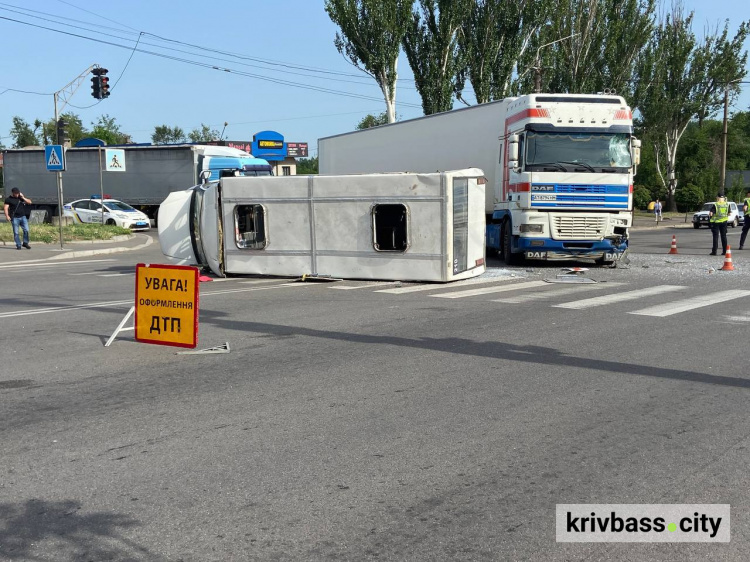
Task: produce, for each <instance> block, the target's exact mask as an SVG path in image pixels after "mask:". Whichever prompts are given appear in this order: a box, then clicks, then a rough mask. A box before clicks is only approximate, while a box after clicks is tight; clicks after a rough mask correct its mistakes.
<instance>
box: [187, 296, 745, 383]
mask: <svg viewBox="0 0 750 562" xmlns="http://www.w3.org/2000/svg"><path fill="white" fill-rule="evenodd" d="M221 316H222V314H220V313H212V312H211V311H207V310H202V311H201V320H202V321H203V322H211V323H213V324H215V325H216V326H217V327H220V328H224V329H227V330H235V331H239V332H256V333H259V334H265V335H261V336H254V337H269V336H272V337H277V338H290V337H294V336H306V337H310V338H323V339H328V340H339V341H345V342H347V343H361V344H367V345H373V344H376V345H378V344H380V345H397V346H400V347H407V348H415V349H423V350H428V351H440V352H443V353H455V354H459V355H471V356H472V357H487V358H490V359H502V360H505V361H518V362H522V363H532V364H537V365H552V366H560V367H576V368H579V369H593V370H596V371H603V372H608V373H623V374H626V375H637V376H644V377H654V378H659V379H672V380H677V381H688V382H699V383H704V384H716V385H722V386H730V387H736V388H747V389H750V379H742V378H736V377H727V376H722V375H709V374H706V373H696V372H692V371H681V370H678V369H668V368H664V367H651V366H648V365H638V364H635V363H619V362H616V361H605V360H602V359H589V358H586V357H576V356H575V355H570V354H567V353H562V352H561V351H558V350H556V349H553V348H550V347H541V346H536V345H525V346H516V345H511V344H506V343H503V342H499V341H485V342H477V341H472V340H467V339H463V338H401V337H395V336H375V335H369V334H352V333H348V332H329V331H325V330H315V329H312V328H300V327H293V326H277V325H274V324H262V323H259V322H242V321H236V320H222V319H221Z"/></svg>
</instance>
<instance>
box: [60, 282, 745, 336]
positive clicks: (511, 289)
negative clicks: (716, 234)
mask: <svg viewBox="0 0 750 562" xmlns="http://www.w3.org/2000/svg"><path fill="white" fill-rule="evenodd" d="M87 274H88V275H98V276H101V277H120V276H125V275H132V273H126V272H107V271H101V270H100V271H93V272H72V273H69V275H87ZM216 281H226V282H228V285H224V288H223V289H222V290H216V289H217V288H212V287H211V286H212V285H213V284H212V283H208V284H201V294H204V295H206V296H209V295H210V294H231V293H245V292H248V291H258V290H264V291H267V290H274V289H289V288H301V287H308V288H309V289H311V292H315V291H316V290H322V291H327V290H329V289H333V290H335V291H336V292H339V293H340V294H341V295H342V296H343V295H345V294H347V293H348V292H354V294H358V292H362V291H367V292H372V293H375V294H379V295H383V297H386V298H394V299H404V298H438V299H446V300H459V299H474V300H477V299H479V300H482V301H483V302H486V303H488V304H491V305H492V306H497V307H502V306H504V305H505V306H510V305H524V304H529V303H538V304H537V306H539V305H541V306H549V307H550V308H552V309H564V310H570V311H586V310H592V309H594V310H595V309H599V308H607V307H609V308H613V307H619V308H617V311H618V312H619V313H627V314H631V315H634V316H644V317H651V318H665V317H669V316H673V315H675V314H682V313H688V312H690V311H692V310H696V309H700V308H703V307H708V306H712V305H716V304H720V303H729V302H731V301H735V300H737V299H746V298H747V297H750V290H744V289H733V290H721V291H718V290H713V291H712V290H710V289H709V290H706V289H705V286H703V288H701V289H698V288H693V287H690V286H686V285H668V284H657V285H652V286H646V287H643V286H641V287H638V288H631V287H628V283H626V282H621V281H609V282H607V281H605V282H598V283H580V284H579V283H576V284H572V285H560V284H557V283H550V282H547V281H545V280H543V279H540V278H535V279H534V278H532V279H529V278H528V277H520V276H519V277H515V276H499V277H485V276H482V277H477V278H472V279H467V280H464V281H459V282H455V283H450V284H438V283H408V282H397V281H349V280H347V281H341V282H335V283H329V284H315V283H304V282H299V281H295V280H292V279H282V278H266V277H264V278H252V279H248V278H234V279H232V278H229V279H217V280H216ZM232 285H233V286H234V287H236V288H231V286H232ZM341 291H345V293H341ZM748 302H750V301H748ZM545 303H546V304H545ZM636 303H637V304H636ZM620 305H622V306H620ZM626 307H629V308H635V310H627V308H626ZM744 308H746V305H744V301H743V307H742V309H744ZM727 313H728V315H727V316H726V317H725V318H726V319H727V321H731V322H743V323H744V322H749V321H750V317H746V316H743V317H741V318H740V317H738V316H737V315H736V314H737V313H736V309H731V308H728V309H727ZM729 313H734V315H733V316H730V315H729Z"/></svg>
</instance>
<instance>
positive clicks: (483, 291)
mask: <svg viewBox="0 0 750 562" xmlns="http://www.w3.org/2000/svg"><path fill="white" fill-rule="evenodd" d="M543 285H548V283H547V282H546V281H527V282H525V283H512V284H509V285H502V286H500V287H481V288H479V289H467V290H465V291H455V292H452V293H442V294H440V295H429V296H431V297H435V298H438V299H461V298H464V297H474V296H477V295H489V294H491V293H502V292H505V291H520V290H522V289H531V288H533V287H541V286H543Z"/></svg>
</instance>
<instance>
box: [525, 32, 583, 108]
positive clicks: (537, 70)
mask: <svg viewBox="0 0 750 562" xmlns="http://www.w3.org/2000/svg"><path fill="white" fill-rule="evenodd" d="M576 35H580V33H573V34H572V35H568V36H567V37H563V38H562V39H557V40H556V41H551V42H549V43H545V44H544V45H541V46H540V47H539V48H538V49H537V50H536V59H535V64H534V93H535V94H540V93H541V92H542V61H541V59H540V58H539V51H541V50H542V49H543V48H544V47H549V46H550V45H554V44H555V43H559V42H560V41H565V40H566V39H570V38H571V37H575V36H576Z"/></svg>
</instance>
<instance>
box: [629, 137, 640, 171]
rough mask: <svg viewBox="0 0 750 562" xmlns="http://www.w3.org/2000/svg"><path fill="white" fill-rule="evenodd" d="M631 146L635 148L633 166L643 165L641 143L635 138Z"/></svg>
mask: <svg viewBox="0 0 750 562" xmlns="http://www.w3.org/2000/svg"><path fill="white" fill-rule="evenodd" d="M631 145H632V147H633V164H634V165H636V166H638V165H640V163H641V141H640V140H638V139H637V138H635V137H633V140H632V142H631Z"/></svg>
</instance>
